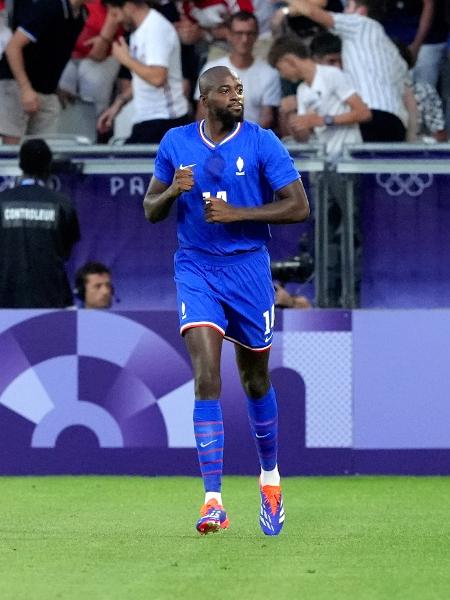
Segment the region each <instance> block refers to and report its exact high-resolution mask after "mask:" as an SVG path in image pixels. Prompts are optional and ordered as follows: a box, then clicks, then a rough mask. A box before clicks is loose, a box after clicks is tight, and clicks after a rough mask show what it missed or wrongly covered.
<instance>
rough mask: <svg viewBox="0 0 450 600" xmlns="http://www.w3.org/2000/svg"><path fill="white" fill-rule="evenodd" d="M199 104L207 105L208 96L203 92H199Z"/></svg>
mask: <svg viewBox="0 0 450 600" xmlns="http://www.w3.org/2000/svg"><path fill="white" fill-rule="evenodd" d="M200 104H201V105H202V106H204V107H205V108H206V107H207V106H208V97H207V96H205V95H204V94H200Z"/></svg>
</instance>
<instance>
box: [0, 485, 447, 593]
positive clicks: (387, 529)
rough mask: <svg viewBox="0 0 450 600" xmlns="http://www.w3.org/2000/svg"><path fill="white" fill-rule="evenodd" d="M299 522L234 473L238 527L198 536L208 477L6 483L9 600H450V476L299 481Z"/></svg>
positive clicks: (294, 505) (293, 505)
mask: <svg viewBox="0 0 450 600" xmlns="http://www.w3.org/2000/svg"><path fill="white" fill-rule="evenodd" d="M283 487H284V496H285V506H286V515H287V516H286V524H285V527H284V530H283V532H282V533H281V535H280V536H279V537H277V538H268V537H265V536H264V535H263V534H262V533H261V532H260V530H259V526H258V509H259V494H258V489H257V481H256V479H255V478H250V477H226V478H225V480H224V485H223V498H224V503H225V506H226V507H227V509H228V511H229V516H230V519H231V528H230V529H229V530H228V531H221V532H218V533H216V534H210V535H208V536H204V537H201V536H199V535H198V534H197V532H196V531H195V530H194V523H195V520H196V518H197V514H198V508H199V505H200V504H201V501H202V498H203V494H202V486H201V482H200V480H197V479H191V478H180V477H176V478H175V477H174V478H164V477H159V478H142V477H47V478H45V477H21V478H9V477H5V478H0V507H1V510H0V598H1V600H53V599H55V600H56V599H58V600H59V599H61V600H75V599H76V600H81V599H82V600H128V599H130V600H141V599H142V600H160V599H164V600H165V599H167V600H191V599H192V600H193V599H194V598H195V599H205V600H221V599H230V600H231V599H233V600H238V599H243V600H247V599H249V600H251V599H253V598H255V599H260V598H261V599H262V600H270V599H274V600H275V599H277V600H285V599H286V600H291V599H293V600H294V599H295V600H296V599H297V598H298V599H303V600H348V599H351V600H449V599H450V478H438V477H435V478H431V477H430V478H413V477H342V478H286V479H284V481H283Z"/></svg>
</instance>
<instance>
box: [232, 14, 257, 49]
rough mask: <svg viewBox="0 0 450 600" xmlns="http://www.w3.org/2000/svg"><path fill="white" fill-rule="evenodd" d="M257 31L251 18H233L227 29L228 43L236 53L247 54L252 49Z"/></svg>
mask: <svg viewBox="0 0 450 600" xmlns="http://www.w3.org/2000/svg"><path fill="white" fill-rule="evenodd" d="M257 37H258V31H257V27H256V23H255V21H254V20H253V19H249V20H248V21H240V20H239V19H235V20H234V21H233V22H232V24H231V27H230V29H229V31H228V43H229V44H230V46H231V49H232V51H233V52H235V53H236V54H240V55H248V54H251V53H252V51H253V46H254V45H255V42H256V38H257Z"/></svg>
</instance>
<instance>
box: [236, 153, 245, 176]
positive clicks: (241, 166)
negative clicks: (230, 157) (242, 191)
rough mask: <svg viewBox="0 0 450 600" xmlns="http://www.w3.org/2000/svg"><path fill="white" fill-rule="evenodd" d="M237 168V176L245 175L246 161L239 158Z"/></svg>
mask: <svg viewBox="0 0 450 600" xmlns="http://www.w3.org/2000/svg"><path fill="white" fill-rule="evenodd" d="M236 167H237V169H238V170H237V171H236V175H245V171H244V159H243V158H241V157H239V158H238V159H237V161H236Z"/></svg>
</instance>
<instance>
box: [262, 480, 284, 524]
mask: <svg viewBox="0 0 450 600" xmlns="http://www.w3.org/2000/svg"><path fill="white" fill-rule="evenodd" d="M260 492H261V510H260V514H259V525H260V527H261V530H262V532H263V533H264V534H265V535H278V534H279V533H280V531H281V530H282V529H283V525H284V518H285V515H284V506H283V496H282V494H281V487H280V486H279V485H265V486H261V485H260Z"/></svg>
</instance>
